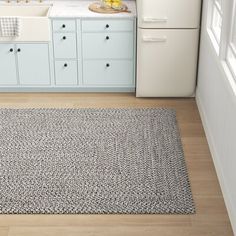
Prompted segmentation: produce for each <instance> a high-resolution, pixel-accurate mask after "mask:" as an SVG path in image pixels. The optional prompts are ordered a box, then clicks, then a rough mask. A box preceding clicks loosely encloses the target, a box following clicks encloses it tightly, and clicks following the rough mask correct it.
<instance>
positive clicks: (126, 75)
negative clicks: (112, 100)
mask: <svg viewBox="0 0 236 236" xmlns="http://www.w3.org/2000/svg"><path fill="white" fill-rule="evenodd" d="M83 65H84V77H83V78H84V84H85V85H89V86H91V85H93V86H97V85H98V86H119V87H122V86H132V85H133V82H134V81H133V78H134V77H133V62H132V60H86V61H84V63H83Z"/></svg>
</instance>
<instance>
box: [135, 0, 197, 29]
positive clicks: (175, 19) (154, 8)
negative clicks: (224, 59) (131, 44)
mask: <svg viewBox="0 0 236 236" xmlns="http://www.w3.org/2000/svg"><path fill="white" fill-rule="evenodd" d="M137 9H138V27H139V28H147V29H154V28H198V27H199V25H200V12H201V0H137Z"/></svg>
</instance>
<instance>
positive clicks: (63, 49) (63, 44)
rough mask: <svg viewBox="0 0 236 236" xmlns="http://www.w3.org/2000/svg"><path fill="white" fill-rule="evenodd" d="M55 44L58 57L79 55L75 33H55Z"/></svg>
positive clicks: (55, 52) (56, 56)
mask: <svg viewBox="0 0 236 236" xmlns="http://www.w3.org/2000/svg"><path fill="white" fill-rule="evenodd" d="M53 44H54V56H55V58H56V59H62V58H76V57H77V53H76V34H75V33H54V34H53Z"/></svg>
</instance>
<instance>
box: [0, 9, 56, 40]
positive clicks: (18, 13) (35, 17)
mask: <svg viewBox="0 0 236 236" xmlns="http://www.w3.org/2000/svg"><path fill="white" fill-rule="evenodd" d="M50 9H51V5H1V6H0V17H7V16H9V17H18V18H19V21H20V34H19V36H18V37H13V38H8V37H0V41H9V40H10V41H40V42H42V41H50V35H51V34H50V26H49V25H50V24H49V23H50V22H49V17H48V16H49V12H50Z"/></svg>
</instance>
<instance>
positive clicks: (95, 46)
mask: <svg viewBox="0 0 236 236" xmlns="http://www.w3.org/2000/svg"><path fill="white" fill-rule="evenodd" d="M133 52H134V50H133V33H132V32H122V33H100V32H99V33H83V58H84V59H91V58H92V59H99V58H117V59H122V58H126V59H127V58H129V59H131V58H133Z"/></svg>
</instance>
